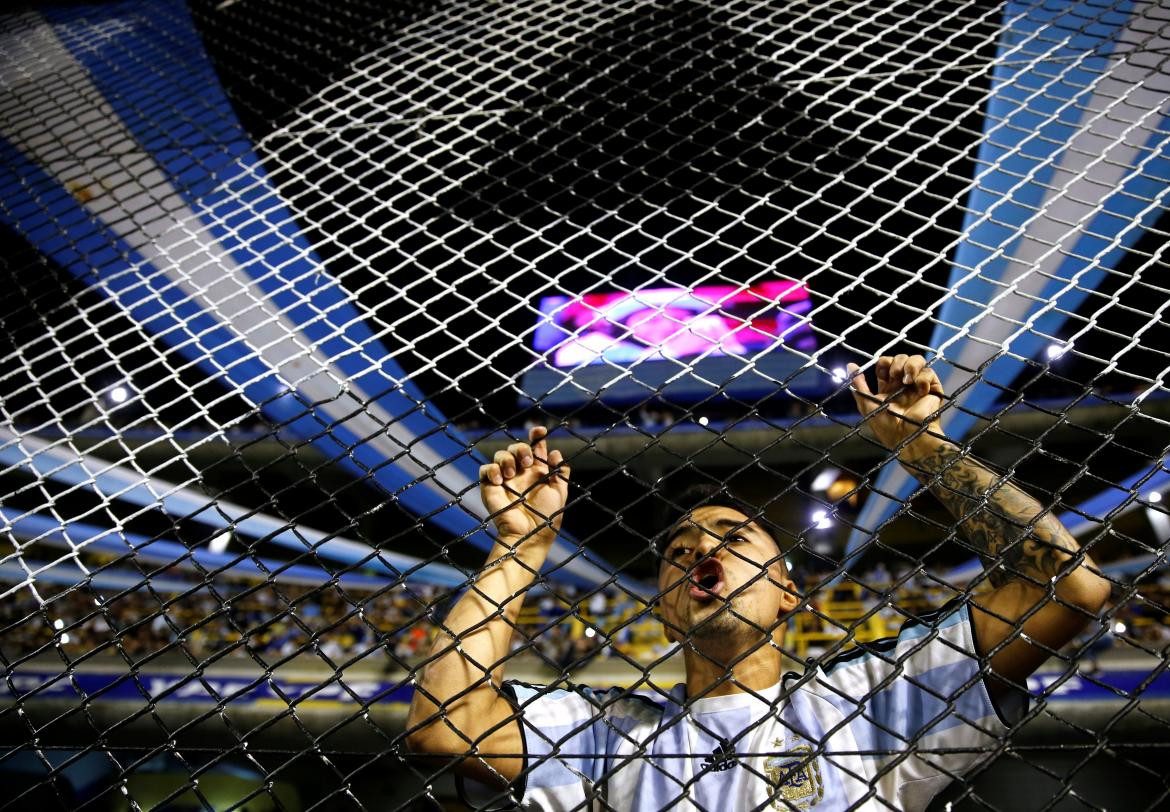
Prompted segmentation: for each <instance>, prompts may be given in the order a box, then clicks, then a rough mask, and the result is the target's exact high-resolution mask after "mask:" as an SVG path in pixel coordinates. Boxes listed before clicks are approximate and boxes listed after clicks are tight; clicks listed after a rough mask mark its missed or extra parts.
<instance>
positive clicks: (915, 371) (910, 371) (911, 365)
mask: <svg viewBox="0 0 1170 812" xmlns="http://www.w3.org/2000/svg"><path fill="white" fill-rule="evenodd" d="M924 369H926V359H925V358H923V357H922V356H921V355H911V356H910V357H908V358H907V359H906V365H905V367H903V370H902V383H904V384H913V383H914V382H915V381H917V380H918V376H919V374H921V372H922V370H924Z"/></svg>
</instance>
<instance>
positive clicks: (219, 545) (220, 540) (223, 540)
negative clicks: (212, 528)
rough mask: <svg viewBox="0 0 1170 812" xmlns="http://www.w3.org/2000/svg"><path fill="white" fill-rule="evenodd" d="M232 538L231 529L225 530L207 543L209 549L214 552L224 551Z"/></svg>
mask: <svg viewBox="0 0 1170 812" xmlns="http://www.w3.org/2000/svg"><path fill="white" fill-rule="evenodd" d="M231 540H232V534H231V531H230V530H225V531H223V532H222V533H220V534H219V535H218V536H216V537H215V538H213V539H212V540H211V541H209V542H208V543H207V549H208V550H210V551H211V552H213V553H222V552H224V551H225V550H227V547H228V542H230V541H231Z"/></svg>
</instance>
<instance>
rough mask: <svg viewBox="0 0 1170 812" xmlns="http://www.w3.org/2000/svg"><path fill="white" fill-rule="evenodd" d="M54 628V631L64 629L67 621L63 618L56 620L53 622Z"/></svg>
mask: <svg viewBox="0 0 1170 812" xmlns="http://www.w3.org/2000/svg"><path fill="white" fill-rule="evenodd" d="M53 628H54V629H64V628H65V621H64V620H62V619H61V618H57V619H56V620H54V621H53Z"/></svg>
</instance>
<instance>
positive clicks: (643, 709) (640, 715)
mask: <svg viewBox="0 0 1170 812" xmlns="http://www.w3.org/2000/svg"><path fill="white" fill-rule="evenodd" d="M504 687H505V689H506V690H508V692H509V693H511V695H512V696H513V698H514V699H515V700H516V701H517V703H518V704H520V705H521V707H523V706H524V705H526V704H533V703H538V702H539V703H541V704H542V705H546V706H547V705H549V704H558V705H563V706H565V708H566V710H569V709H573V710H577V711H579V710H582V709H584V710H589V711H590V715H594V716H605V717H607V718H613V717H622V716H624V717H634V718H637V719H639V720H642V721H652V720H654V719H660V718H661V717H662V714H663V712H664V711H665V709H666V704H665V702H659V701H656V700H655V699H654V698H653V697H651V696H648V695H647V694H646V693H645V692H643V691H638V690H635V689H632V688H623V687H610V688H599V687H593V686H589V685H582V684H580V683H576V682H569V681H567V680H563V681H560V682H555V683H552V684H547V685H542V684H539V683H532V682H524V681H521V680H508V681H506V682H505V683H504Z"/></svg>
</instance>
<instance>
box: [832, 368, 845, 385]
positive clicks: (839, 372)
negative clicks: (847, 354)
mask: <svg viewBox="0 0 1170 812" xmlns="http://www.w3.org/2000/svg"><path fill="white" fill-rule="evenodd" d="M832 375H833V382H834V383H845V379H846V378H847V377H848V376H849V373H848V372H847V371H846V370H845V367H833V372H832Z"/></svg>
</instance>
